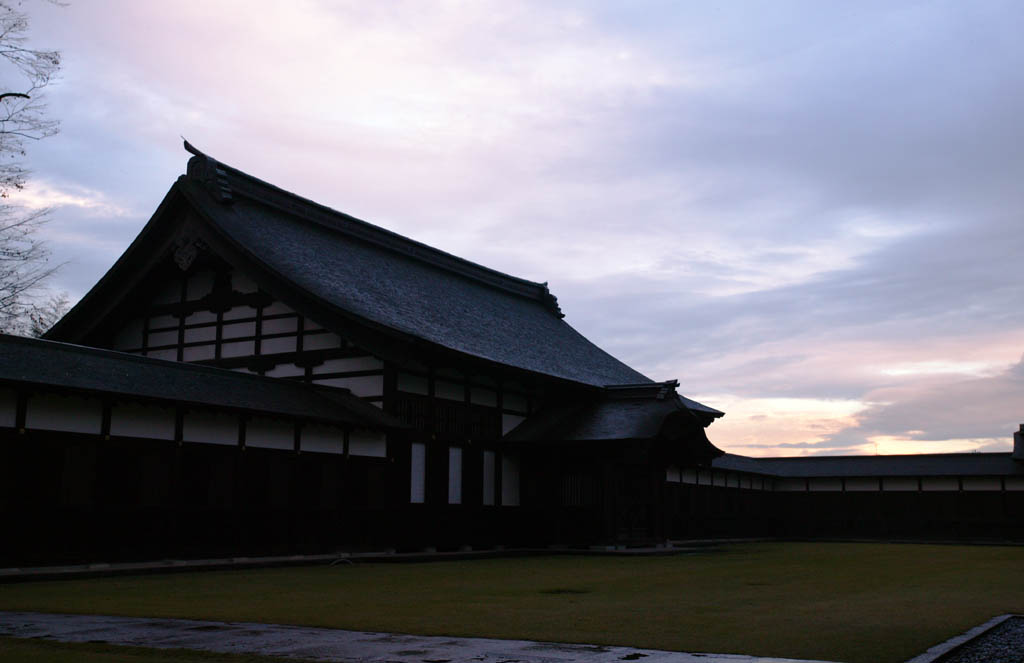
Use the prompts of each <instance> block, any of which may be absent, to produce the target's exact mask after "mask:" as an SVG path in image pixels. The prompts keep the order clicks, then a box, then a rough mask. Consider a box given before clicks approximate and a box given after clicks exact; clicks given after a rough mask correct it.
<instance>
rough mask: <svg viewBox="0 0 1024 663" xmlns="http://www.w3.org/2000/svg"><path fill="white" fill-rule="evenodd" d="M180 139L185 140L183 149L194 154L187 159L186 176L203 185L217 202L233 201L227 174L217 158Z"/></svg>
mask: <svg viewBox="0 0 1024 663" xmlns="http://www.w3.org/2000/svg"><path fill="white" fill-rule="evenodd" d="M182 140H183V141H184V142H185V151H186V152H188V153H190V154H193V155H195V156H193V157H192V158H191V159H189V160H188V169H187V171H186V174H187V175H188V178H189V179H191V180H193V181H194V182H196V183H197V184H199V185H201V186H203V187H204V188H205V189H206V190H207V191H209V192H210V194H211V195H212V196H213V197H214V198H215V199H216V200H217V202H219V203H223V204H225V205H230V204H231V203H232V202H234V198H233V197H232V195H231V185H230V184H228V174H227V172H226V171H225V170H224V169H223V168H221V165H220V164H219V163H217V160H216V159H214V158H213V157H211V156H209V155H206V154H203V153H202V152H201V151H199V150H198V149H196V147H195V146H194V145H192V143H190V142H188V141H187V140H185V138H184V137H182Z"/></svg>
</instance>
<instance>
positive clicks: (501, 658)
mask: <svg viewBox="0 0 1024 663" xmlns="http://www.w3.org/2000/svg"><path fill="white" fill-rule="evenodd" d="M0 635H5V636H13V637H17V638H49V639H52V640H60V641H62V642H105V643H109V644H115V645H134V646H137V647H157V648H184V649H200V650H205V651H211V652H219V653H234V654H263V655H266V656H283V657H291V658H303V659H311V660H318V661H342V662H344V663H576V662H578V661H584V660H585V661H586V663H619V662H620V661H640V663H784V662H789V663H795V661H796V659H790V658H760V657H756V656H741V655H729V654H684V653H681V652H670V651H661V650H657V649H635V648H633V647H602V646H597V645H571V644H557V643H550V642H532V641H529V640H491V639H485V638H447V637H435V636H420V635H399V634H393V633H365V632H361V631H343V630H341V629H330V628H310V627H305V626H282V625H279V624H254V623H244V622H207V621H195V620H189V619H145V618H137V617H105V616H91V615H54V614H45V613H38V612H0ZM803 663H807V662H803ZM817 663H822V662H817Z"/></svg>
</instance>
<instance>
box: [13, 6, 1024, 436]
mask: <svg viewBox="0 0 1024 663" xmlns="http://www.w3.org/2000/svg"><path fill="white" fill-rule="evenodd" d="M33 11H34V16H33V26H32V29H33V37H34V38H37V39H38V40H39V41H40V42H41V43H42V44H50V45H53V46H57V47H60V48H61V49H62V50H63V52H64V62H65V67H64V71H63V77H62V80H61V81H60V82H59V84H58V85H56V86H54V87H53V88H52V90H51V91H50V93H49V94H50V108H51V112H52V113H53V115H54V116H55V117H59V118H61V119H62V121H63V131H62V133H61V134H60V135H59V136H58V137H55V138H53V139H50V140H48V141H44V142H42V143H40V144H39V145H33V146H32V151H31V155H30V156H31V164H30V165H31V166H32V168H33V170H34V172H35V173H36V177H37V178H38V179H37V180H36V181H37V184H38V187H39V188H38V189H36V193H35V194H33V195H35V196H36V197H35V198H29V199H28V200H30V201H32V202H31V204H33V205H34V204H39V205H43V204H49V205H56V206H57V207H58V209H57V213H56V214H55V223H54V224H53V225H52V226H51V230H52V238H53V245H54V252H55V258H57V259H61V260H68V259H70V260H73V262H72V264H71V265H69V266H68V267H67V268H65V270H64V271H63V272H62V274H61V275H60V276H59V277H58V279H57V281H56V282H55V285H56V286H57V287H59V288H64V289H67V290H69V291H71V292H72V294H73V295H75V296H80V295H81V294H83V292H84V289H85V287H86V286H87V284H91V283H93V282H95V281H96V280H97V279H98V278H99V277H100V276H101V275H102V274H103V272H104V271H105V270H106V269H107V268H108V267H109V266H110V264H112V262H113V261H114V260H115V259H116V258H117V256H118V255H119V253H120V251H121V250H123V248H124V247H125V246H127V244H128V242H130V241H131V239H132V238H133V237H134V235H135V234H136V233H137V232H138V230H139V229H140V228H141V227H142V225H143V224H144V223H145V221H146V219H147V218H148V215H149V214H150V213H151V212H152V211H153V210H154V209H155V208H156V206H157V205H158V203H159V201H160V199H161V197H162V195H163V194H164V192H165V191H166V189H167V188H168V187H169V186H170V184H171V182H173V180H174V178H175V177H177V175H178V174H179V173H181V172H182V171H183V169H184V163H185V160H186V157H187V155H186V154H185V153H184V152H183V151H182V150H181V148H180V137H179V136H181V135H184V136H186V137H187V138H188V139H189V140H190V141H192V142H193V143H194V144H196V145H197V146H198V147H200V148H201V149H203V150H206V151H208V152H209V153H210V154H212V155H214V156H215V157H217V158H219V159H222V160H224V161H225V162H227V163H229V164H232V165H236V166H238V167H240V168H242V169H244V170H246V171H248V172H251V173H253V174H255V175H257V176H259V177H261V178H263V179H266V180H268V181H271V182H273V183H275V184H277V185H279V186H282V187H284V188H286V189H289V190H292V191H295V192H296V193H299V194H301V195H304V196H307V197H310V198H313V199H315V200H317V201H318V202H322V203H324V204H327V205H330V206H332V207H335V208H337V209H340V210H342V211H345V212H348V213H351V214H354V215H356V216H359V217H361V218H365V219H366V220H368V221H370V222H373V223H377V224H380V225H383V226H385V227H387V228H388V229H390V230H394V231H396V232H399V233H402V234H405V235H408V236H411V237H413V238H415V239H418V240H421V241H425V242H427V243H429V244H432V245H435V246H438V247H439V248H442V249H444V250H446V251H450V252H453V253H455V254H457V255H461V256H464V257H466V258H468V259H471V260H474V261H476V262H480V263H483V264H486V265H488V266H492V267H495V268H497V269H500V270H503V271H507V272H509V273H512V274H515V275H518V276H522V277H525V278H529V279H534V280H537V281H548V282H550V284H551V288H552V290H553V292H554V293H555V294H556V295H557V296H558V297H559V302H560V304H561V305H562V308H563V309H564V310H565V311H566V313H567V320H568V322H570V323H571V324H572V325H573V326H574V327H576V328H577V329H579V330H580V331H581V332H582V333H584V334H585V335H587V336H588V337H589V338H591V339H593V340H594V341H595V342H596V343H597V344H598V345H600V346H602V347H604V348H606V349H608V350H609V351H610V352H611V353H612V354H614V355H616V356H618V357H621V358H622V359H623V360H625V361H626V362H627V363H630V364H632V365H634V366H636V367H637V368H638V369H640V370H641V371H643V372H645V373H646V374H648V375H650V376H651V377H653V378H656V379H671V378H678V379H679V380H680V382H681V385H682V386H681V389H682V391H683V392H684V393H686V394H687V395H688V396H691V397H694V398H698V399H700V400H702V401H704V402H707V403H708V404H709V405H712V406H714V407H717V408H719V409H723V410H725V411H726V412H727V415H726V417H725V419H723V420H721V421H719V422H717V423H715V424H714V425H713V426H712V427H711V429H710V431H709V435H710V437H711V439H712V440H713V441H715V442H716V444H719V446H722V447H723V448H726V449H728V450H731V451H737V452H742V453H750V454H755V455H762V454H779V453H784V454H790V453H791V454H805V453H875V452H876V450H877V451H878V452H879V453H896V452H899V453H903V452H906V451H914V450H918V451H933V450H942V449H945V450H963V449H976V448H984V449H992V448H1003V447H1001V446H1000V445H1002V444H1004V441H1005V440H1007V439H1008V436H1009V434H1010V432H1011V431H1012V430H1014V429H1015V428H1016V425H1017V424H1018V423H1020V422H1021V421H1024V399H1022V398H1020V396H1022V395H1024V394H1022V393H1021V389H1020V385H1019V383H1018V382H1019V378H1018V375H1019V374H1020V372H1021V370H1022V369H1021V368H1020V364H1019V363H1018V362H1019V359H1020V356H1021V354H1022V352H1024V308H1022V307H1021V306H1020V300H1021V285H1020V277H1019V273H1018V272H1019V262H1020V258H1019V257H1020V255H1022V254H1024V233H1021V232H1020V230H1019V229H1020V224H1021V218H1020V217H1021V215H1022V213H1024V188H1022V187H1021V186H1020V183H1021V182H1022V181H1024V161H1022V160H1021V159H1020V155H1019V146H1020V145H1021V144H1022V143H1024V124H1022V123H1021V122H1020V119H1019V118H1020V117H1021V116H1022V115H1024V92H1022V90H1024V44H1022V42H1021V40H1020V39H1019V35H1018V34H1017V30H1016V26H1018V25H1020V24H1021V23H1022V22H1024V7H1021V6H1020V5H1019V3H1011V2H991V3H925V4H912V5H894V4H892V3H882V2H866V3H857V4H855V5H838V4H831V3H817V2H809V1H805V2H796V1H794V2H785V1H784V2H778V3H771V5H763V6H762V5H752V4H744V5H742V6H739V5H736V6H730V5H721V4H716V3H676V4H664V3H654V2H652V3H645V2H641V3H610V2H608V3H603V2H597V3H589V2H588V3H576V2H570V3H568V4H559V5H552V4H550V3H540V2H504V1H498V0H493V1H488V2H480V3H469V2H458V1H455V0H452V1H439V2H429V3H428V2H411V1H409V2H395V3H356V2H343V3H335V2H319V1H316V0H301V1H299V2H291V3H280V2H251V1H250V2H241V1H240V0H239V1H230V2H216V3H211V2H198V1H193V0H184V1H182V2H176V3H138V2H130V1H128V0H114V1H112V2H109V3H105V4H104V11H102V12H101V11H97V10H96V8H95V6H90V5H88V4H87V3H72V4H71V5H69V6H67V7H63V8H61V7H57V6H51V5H45V4H40V6H39V7H36V8H33ZM111 15H116V16H117V17H118V20H117V21H111V20H110V16H111ZM87 241H88V242H89V244H88V247H89V250H88V251H83V250H82V247H83V246H86V244H85V242H87Z"/></svg>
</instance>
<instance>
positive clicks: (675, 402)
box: [505, 381, 723, 462]
mask: <svg viewBox="0 0 1024 663" xmlns="http://www.w3.org/2000/svg"><path fill="white" fill-rule="evenodd" d="M676 386H677V383H676V382H675V381H671V382H655V383H650V384H630V385H612V386H608V387H605V388H604V389H603V390H602V391H601V392H600V393H599V394H597V395H595V396H593V397H590V398H586V399H583V400H576V401H572V402H565V403H559V404H554V405H552V406H549V407H546V408H544V409H542V410H541V411H540V412H538V413H536V414H534V415H532V416H530V417H528V418H527V419H526V420H525V421H523V423H521V424H519V426H517V427H516V428H514V429H513V430H512V431H510V432H509V433H508V434H507V435H506V436H505V440H506V441H508V442H552V441H558V442H614V441H627V440H661V441H665V442H674V443H681V444H682V445H683V446H684V447H685V449H684V452H685V454H686V455H687V456H688V457H689V458H691V459H694V460H697V461H698V462H705V461H707V460H710V459H711V458H714V457H716V456H720V455H721V454H722V453H723V452H722V451H721V450H719V449H718V448H717V447H715V446H714V445H713V444H711V442H710V441H709V440H708V438H707V436H706V435H705V433H704V426H705V425H706V423H705V421H709V420H708V419H707V417H706V416H704V417H702V416H701V414H703V413H701V412H699V411H698V412H694V411H692V410H691V409H690V408H688V407H687V406H686V404H685V403H684V402H683V400H682V398H681V397H680V396H679V395H678V394H676V392H675V387H676ZM702 407H703V406H702ZM706 409H708V410H710V408H706Z"/></svg>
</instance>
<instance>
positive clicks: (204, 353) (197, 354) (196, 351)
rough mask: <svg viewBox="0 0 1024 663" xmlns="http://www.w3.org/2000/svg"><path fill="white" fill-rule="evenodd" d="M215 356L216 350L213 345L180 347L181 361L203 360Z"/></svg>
mask: <svg viewBox="0 0 1024 663" xmlns="http://www.w3.org/2000/svg"><path fill="white" fill-rule="evenodd" d="M216 356H217V351H216V348H215V347H214V346H213V345H194V346H192V347H188V348H182V349H181V358H182V360H183V361H203V360H204V359H213V358H214V357H216Z"/></svg>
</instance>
